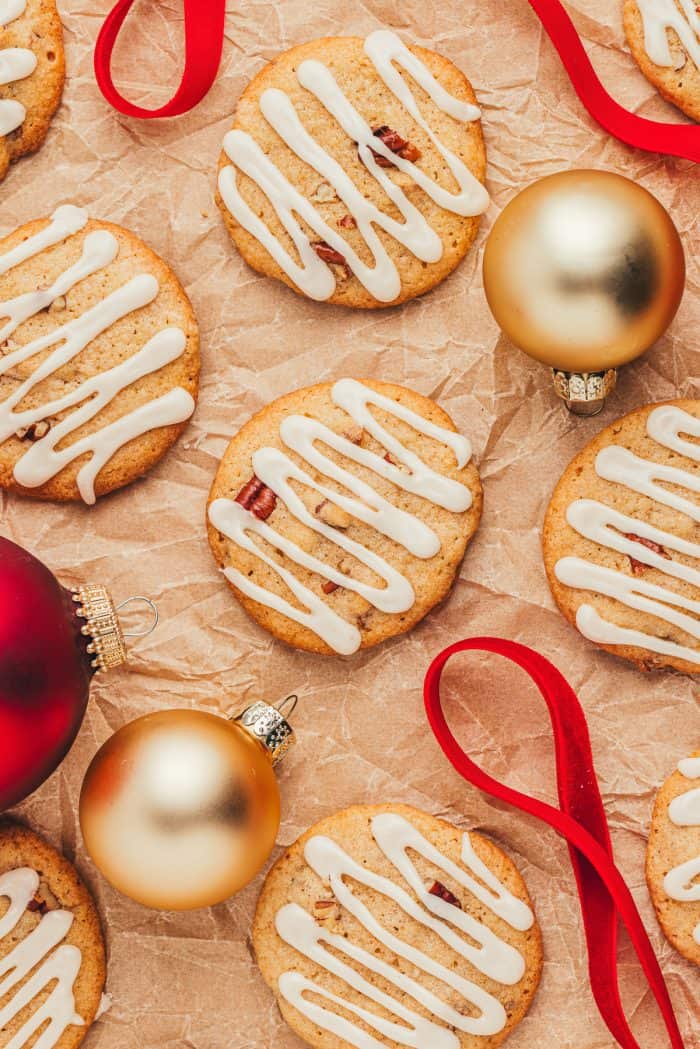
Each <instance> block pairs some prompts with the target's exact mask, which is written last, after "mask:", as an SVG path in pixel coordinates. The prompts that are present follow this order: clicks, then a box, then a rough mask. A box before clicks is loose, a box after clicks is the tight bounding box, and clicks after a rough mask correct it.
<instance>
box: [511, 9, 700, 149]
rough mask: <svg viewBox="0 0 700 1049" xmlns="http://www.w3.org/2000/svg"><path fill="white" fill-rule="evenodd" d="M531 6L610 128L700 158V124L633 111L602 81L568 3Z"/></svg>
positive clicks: (648, 145)
mask: <svg viewBox="0 0 700 1049" xmlns="http://www.w3.org/2000/svg"><path fill="white" fill-rule="evenodd" d="M530 6H531V7H532V8H533V10H534V11H535V13H536V15H537V17H538V18H539V20H540V21H541V22H542V25H543V26H544V28H545V29H546V31H547V33H548V34H549V37H550V39H551V41H552V43H553V44H554V46H555V47H556V49H557V51H558V52H559V57H560V58H561V60H562V62H563V63H564V67H565V69H566V71H567V73H568V74H569V78H570V80H571V83H572V84H573V86H574V90H575V91H576V94H577V95H578V97H579V98H580V99H581V101H582V102H583V104H584V106H585V107H586V109H587V110H588V112H589V113H590V114H591V116H592V117H593V118H594V120H597V121H598V123H599V124H600V125H601V126H602V127H604V128H605V130H606V131H609V132H610V134H611V135H614V136H615V138H619V139H621V141H622V142H626V143H627V144H628V145H629V146H636V147H637V149H646V150H648V151H649V152H651V153H669V154H671V155H672V156H675V157H685V158H686V159H687V160H694V161H696V162H698V161H700V127H698V126H697V125H696V124H693V125H688V124H662V123H660V122H657V121H655V120H646V119H645V118H644V117H638V116H636V114H634V113H630V112H629V110H627V109H625V108H624V107H623V106H621V105H620V104H619V103H618V102H616V101H615V99H614V98H612V97H611V96H610V95H609V94H608V92H607V91H606V90H605V88H604V87H603V85H602V84H601V82H600V80H599V79H598V77H597V75H596V73H595V70H594V69H593V66H592V65H591V61H590V59H589V57H588V55H587V54H586V51H585V48H584V46H583V44H582V43H581V40H580V38H579V35H578V33H577V32H576V30H575V28H574V24H573V22H572V21H571V19H570V18H569V16H568V14H567V13H566V10H565V8H564V5H563V4H561V3H559V0H530Z"/></svg>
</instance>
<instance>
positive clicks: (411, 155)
mask: <svg viewBox="0 0 700 1049" xmlns="http://www.w3.org/2000/svg"><path fill="white" fill-rule="evenodd" d="M372 134H373V135H375V136H376V137H377V138H378V139H381V141H382V142H383V143H384V145H385V146H386V147H387V149H390V150H391V152H392V153H396V155H397V156H399V157H402V158H403V159H404V160H410V161H411V163H415V161H416V160H419V159H420V156H421V151H420V150H419V149H418V147H417V146H414V145H413V143H412V142H409V141H408V140H407V139H405V138H402V137H401V135H399V133H398V131H394V130H393V128H390V127H389V126H388V125H387V124H382V125H381V126H380V127H375V128H372ZM372 156H373V157H374V159H375V160H376V162H377V164H379V166H380V167H381V168H391V167H393V166H394V165H393V164H392V162H391V161H390V160H389V158H388V157H385V156H383V155H382V154H381V153H377V152H376V151H375V150H374V149H373V150H372Z"/></svg>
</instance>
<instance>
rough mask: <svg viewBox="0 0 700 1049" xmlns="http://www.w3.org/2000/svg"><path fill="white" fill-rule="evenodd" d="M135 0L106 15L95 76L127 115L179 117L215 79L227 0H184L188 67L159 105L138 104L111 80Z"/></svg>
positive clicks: (125, 1) (121, 3)
mask: <svg viewBox="0 0 700 1049" xmlns="http://www.w3.org/2000/svg"><path fill="white" fill-rule="evenodd" d="M134 2H135V0H118V3H117V4H115V6H114V7H113V9H112V10H111V11H110V13H109V14H108V15H107V18H106V19H105V21H104V24H103V26H102V29H101V30H100V34H99V36H98V38H97V43H96V45H95V76H96V77H97V83H98V85H99V88H100V90H101V92H102V94H103V95H104V97H105V98H106V99H107V101H108V102H109V103H110V104H111V105H113V106H114V108H115V109H116V110H118V111H119V112H120V113H123V114H124V116H127V117H141V118H143V119H152V118H153V117H176V116H180V114H182V113H186V112H187V111H188V110H189V109H192V108H193V106H196V105H197V103H198V102H201V100H202V99H203V98H204V96H205V95H206V93H207V91H208V90H209V88H210V87H211V86H212V84H213V83H214V80H215V79H216V74H217V71H218V68H219V62H220V61H221V52H222V50H223V46H224V14H225V10H226V0H184V4H185V68H184V70H183V73H182V80H181V81H180V86H179V87H178V89H177V91H176V92H175V94H174V95H173V97H172V98H171V99H170V101H169V102H166V104H165V105H164V106H161V107H160V109H144V108H143V107H142V106H136V105H134V104H133V103H132V102H129V101H128V99H126V98H124V96H123V95H121V94H120V93H119V91H117V89H116V87H115V86H114V81H113V80H112V51H113V50H114V45H115V44H116V42H117V37H118V36H119V31H120V30H121V27H122V25H123V24H124V20H125V19H126V16H127V15H128V14H129V11H130V10H131V8H132V7H133V5H134Z"/></svg>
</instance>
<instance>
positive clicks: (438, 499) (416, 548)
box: [209, 379, 472, 655]
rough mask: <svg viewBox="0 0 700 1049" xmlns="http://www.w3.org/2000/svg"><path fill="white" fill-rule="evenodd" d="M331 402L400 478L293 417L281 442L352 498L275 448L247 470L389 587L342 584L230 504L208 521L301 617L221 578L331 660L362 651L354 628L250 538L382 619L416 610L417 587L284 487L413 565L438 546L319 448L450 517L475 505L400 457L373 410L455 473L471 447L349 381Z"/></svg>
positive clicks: (254, 589)
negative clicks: (300, 631)
mask: <svg viewBox="0 0 700 1049" xmlns="http://www.w3.org/2000/svg"><path fill="white" fill-rule="evenodd" d="M332 399H333V401H334V402H335V404H337V405H338V406H339V407H341V408H343V409H344V410H345V411H346V412H347V413H348V415H349V416H350V417H351V418H352V419H353V420H354V421H355V422H356V423H357V424H358V425H360V426H361V427H362V428H363V429H365V430H367V432H368V433H370V434H371V435H372V436H373V437H374V438H375V439H376V440H377V441H378V442H379V443H380V444H381V445H382V446H383V447H384V448H386V450H387V452H388V453H389V454H390V455H391V456H392V457H393V459H394V460H395V461H396V462H397V463H398V464H400V465H401V466H403V467H404V469H400V467H399V466H397V465H394V463H392V462H388V461H387V460H386V459H384V458H383V457H382V456H381V455H377V454H375V453H374V452H371V451H369V450H367V449H364V448H360V447H359V446H358V445H356V444H353V442H352V441H350V440H348V439H347V438H346V437H342V436H341V435H339V434H337V433H334V432H333V431H332V430H330V429H329V428H328V427H326V426H324V425H323V424H322V423H320V422H318V421H317V420H314V419H311V418H309V417H307V416H299V415H293V416H288V417H287V418H285V419H284V420H283V422H282V424H281V426H280V437H281V438H282V441H283V442H284V444H285V445H286V446H287V447H288V448H290V449H291V450H292V451H294V452H296V453H297V454H298V455H299V456H301V457H302V459H303V460H304V461H305V462H307V463H308V464H309V465H310V466H313V467H314V468H315V469H316V470H317V471H318V472H319V473H321V474H323V475H324V476H325V477H328V478H330V479H332V480H334V481H336V482H338V484H340V485H342V487H343V489H346V490H347V491H348V492H350V493H351V495H350V496H347V495H343V494H340V493H339V492H336V491H335V490H334V489H332V488H329V487H327V486H326V485H324V484H321V483H319V482H317V481H315V480H314V479H313V478H312V477H311V475H310V474H308V473H307V472H306V471H305V470H303V469H301V468H300V467H299V466H298V465H296V463H295V462H293V461H292V459H290V457H289V456H288V455H286V454H285V452H283V451H280V450H279V449H276V448H262V449H260V450H258V451H256V452H255V453H254V455H253V470H254V472H255V476H256V477H257V478H258V479H259V480H260V481H262V482H263V484H265V485H267V486H268V487H269V488H270V489H272V491H273V492H274V493H275V494H276V495H277V497H278V498H279V499H281V500H282V501H283V502H284V504H285V506H286V507H287V510H288V511H289V513H290V514H292V515H293V516H294V517H295V518H296V519H297V520H298V521H300V522H301V523H302V524H304V525H306V526H307V527H309V528H311V529H312V530H313V531H314V532H317V533H318V534H319V535H322V536H323V537H324V538H326V539H328V540H330V541H331V542H332V543H334V544H335V545H336V546H339V547H340V548H341V549H342V550H344V551H346V553H348V554H350V555H351V556H352V557H354V558H356V559H357V560H358V561H360V562H361V563H362V564H364V565H366V566H367V567H368V568H370V569H371V570H372V571H373V572H375V573H376V574H377V575H378V576H379V577H380V578H381V579H382V580H383V582H384V584H385V585H384V586H383V587H382V588H378V587H375V586H371V585H369V584H367V583H363V582H361V581H360V580H358V579H354V578H353V577H352V576H349V575H345V574H344V573H342V572H339V571H338V570H336V569H335V568H333V567H331V566H330V565H328V564H326V562H325V561H321V560H319V559H318V558H317V557H314V556H313V555H312V554H310V553H307V552H306V551H305V550H303V549H302V548H301V547H300V546H299V545H298V544H297V543H295V542H294V541H293V540H291V539H289V538H287V537H286V536H283V535H281V534H280V533H279V532H277V531H276V530H275V529H274V528H272V527H271V526H270V525H268V524H267V523H266V522H265V521H261V520H259V519H258V518H257V517H255V515H254V514H252V513H250V512H249V511H248V510H246V509H244V508H243V507H242V506H241V505H240V504H238V503H236V502H235V501H234V500H233V499H228V498H220V499H215V500H214V502H213V503H212V504H211V506H210V507H209V520H210V522H211V524H212V525H213V526H214V528H216V529H217V530H218V531H220V532H222V533H223V534H224V535H226V536H227V537H228V538H229V539H231V540H233V541H234V542H235V543H237V544H238V546H240V547H242V548H243V549H245V550H248V551H249V552H250V553H252V554H255V556H256V557H258V558H260V560H261V561H263V562H264V563H265V564H266V565H268V566H269V567H270V568H272V569H273V570H274V571H275V572H276V573H277V574H278V575H279V577H280V578H281V579H282V580H283V582H284V583H285V584H286V585H287V586H288V587H289V589H290V590H291V592H292V593H293V595H294V596H295V597H296V598H297V600H298V601H299V603H300V604H301V606H302V607H301V608H299V607H298V606H296V605H292V604H291V603H290V602H289V601H287V600H285V599H284V598H282V597H280V596H279V595H277V594H274V593H272V592H271V591H269V590H268V589H266V588H264V587H261V586H260V585H258V584H257V583H255V582H253V581H252V580H251V579H250V578H249V577H248V576H247V575H244V574H243V573H242V572H240V571H239V570H238V569H236V568H234V567H232V566H228V567H226V568H225V569H224V574H225V576H226V578H227V579H228V580H229V581H230V582H231V583H233V585H234V586H236V587H237V588H238V589H239V590H240V591H242V592H243V593H244V594H246V595H247V596H248V597H251V598H252V599H253V600H255V601H258V602H259V603H260V604H263V605H266V606H267V607H268V608H273V609H275V610H276V611H278V612H281V613H282V614H283V615H286V616H287V617H288V618H289V619H292V620H294V621H295V622H296V623H299V624H301V625H303V626H306V627H308V628H309V629H310V630H313V632H314V633H315V634H317V635H318V637H320V638H321V639H322V640H323V641H325V642H326V644H327V645H329V646H330V647H331V648H332V649H333V650H334V651H336V652H338V653H341V654H343V655H349V654H351V653H352V652H355V651H356V650H357V649H358V647H359V645H360V642H361V635H360V632H359V630H358V629H357V627H356V626H355V625H353V624H351V623H348V622H347V621H346V620H344V619H343V618H341V617H340V616H339V615H338V614H337V613H336V612H334V611H333V609H332V608H331V607H330V606H329V605H328V604H327V603H326V602H325V601H324V600H323V599H322V597H320V596H319V595H317V594H315V593H314V592H313V591H312V590H311V589H310V588H309V587H307V586H305V585H304V584H303V583H301V582H300V581H299V580H298V579H296V578H295V576H294V575H293V574H292V572H290V571H289V570H288V569H286V568H285V567H284V566H282V565H280V564H278V563H277V562H276V561H275V560H274V559H273V558H272V557H270V555H269V554H268V553H267V552H266V551H265V550H264V549H263V548H262V547H261V546H260V545H259V544H258V543H256V542H255V541H254V539H252V538H251V536H252V535H257V536H259V537H260V538H262V539H264V540H266V542H268V543H269V544H270V545H271V546H273V547H275V549H277V550H279V551H280V552H281V553H283V554H285V555H286V556H287V557H288V558H290V560H292V561H294V562H295V563H296V564H298V565H301V566H302V567H303V568H306V569H308V570H309V571H311V572H317V573H318V574H319V575H320V576H321V577H322V578H323V579H325V580H330V581H331V582H333V583H336V584H337V585H338V586H342V587H345V588H346V589H348V590H352V591H354V592H355V593H357V594H360V595H361V596H362V597H364V598H365V600H367V601H368V602H369V603H370V604H371V605H373V606H374V607H375V608H377V609H379V610H380V611H382V612H387V613H396V614H398V613H401V612H405V611H407V610H408V609H409V608H411V607H412V605H413V603H414V601H415V594H414V591H413V587H412V586H411V584H410V582H409V581H408V579H406V578H405V577H404V576H403V575H402V574H401V573H400V572H398V571H397V570H396V569H394V568H392V567H391V565H389V564H388V563H387V562H386V561H385V560H384V559H383V558H382V557H380V556H379V555H378V554H375V553H373V552H372V551H371V550H368V549H367V548H366V547H365V546H363V545H362V544H360V543H358V542H356V541H354V540H352V539H350V538H349V537H348V536H346V535H345V534H344V532H343V531H342V529H338V528H333V527H331V526H330V525H328V524H326V523H325V522H324V521H322V520H321V519H320V518H319V517H318V516H317V515H315V514H313V513H311V512H310V511H309V510H307V508H306V506H305V505H304V503H303V501H302V499H301V498H300V497H299V496H298V495H297V494H296V492H295V491H294V489H293V488H292V486H291V484H290V481H291V480H294V481H297V482H300V483H302V484H304V485H306V486H308V487H309V488H311V489H313V490H315V491H317V492H318V493H319V502H321V501H323V500H324V499H328V500H330V501H331V502H333V503H335V504H336V505H337V506H339V507H340V508H341V509H343V510H345V511H347V513H349V514H351V516H352V517H355V518H357V519H358V520H360V521H363V522H365V523H367V524H369V525H371V526H372V527H373V528H374V529H376V531H377V532H379V533H380V534H381V535H384V536H388V537H389V538H390V539H393V540H394V541H395V542H397V543H399V544H400V545H401V546H403V547H404V548H405V549H406V550H408V551H409V552H410V553H412V554H413V555H414V556H415V557H419V558H423V559H428V558H431V557H434V556H435V555H436V554H437V553H438V552H439V550H440V540H439V538H438V536H437V535H436V534H435V532H434V531H433V530H432V529H431V528H429V527H428V525H426V524H424V523H423V522H422V521H420V520H418V518H417V517H416V516H415V515H414V514H410V513H407V512H406V511H404V510H401V509H400V508H399V507H396V506H394V505H393V504H392V503H390V502H388V501H387V500H386V499H384V498H383V497H382V496H380V495H379V493H378V492H376V491H375V489H374V488H372V486H371V485H369V484H367V483H366V482H364V481H363V480H361V479H360V478H359V477H356V476H354V475H353V474H351V473H350V472H349V471H347V470H346V469H344V468H343V467H341V466H339V465H337V464H336V463H334V462H333V461H332V460H331V459H330V458H329V457H328V456H327V455H325V454H324V453H323V452H322V451H321V450H320V448H319V447H318V445H319V444H325V445H327V446H328V447H329V448H333V449H335V450H336V451H338V452H341V453H342V455H343V456H345V457H346V458H348V459H350V460H351V461H353V462H356V463H357V464H358V465H360V466H363V467H366V468H367V469H369V470H371V471H372V472H373V473H375V474H377V475H378V476H380V477H383V478H385V479H386V480H388V481H391V482H392V483H393V484H395V485H396V486H397V487H398V488H400V489H402V490H403V491H405V492H410V493H412V494H414V495H418V496H421V497H422V498H424V499H427V500H429V501H430V502H432V503H434V504H435V505H437V506H441V507H443V508H444V509H447V510H451V511H452V512H454V513H462V512H464V511H466V510H468V509H469V507H470V506H471V504H472V495H471V492H470V491H469V489H468V488H467V487H466V486H465V485H463V484H461V483H460V482H459V481H455V480H453V479H452V478H449V477H445V476H444V475H442V474H439V473H437V472H436V471H435V470H433V469H432V468H431V467H429V466H428V465H427V464H426V463H424V462H423V460H422V459H420V458H419V457H418V456H417V455H416V454H415V453H414V452H412V451H411V450H410V449H408V448H406V447H405V446H404V445H403V444H402V443H401V442H400V441H399V440H398V439H397V438H396V437H395V436H394V435H393V434H390V433H389V432H388V431H387V430H386V429H385V428H384V427H383V426H382V425H381V424H380V423H379V422H378V421H377V419H376V418H375V417H374V415H373V414H372V412H371V411H370V405H374V406H375V407H378V408H381V409H383V410H384V411H386V412H388V413H390V414H392V415H393V416H395V417H396V418H398V419H401V420H402V421H403V422H405V423H407V424H408V425H409V426H411V427H412V428H413V429H414V430H417V431H418V432H419V433H422V434H425V435H426V436H428V437H430V438H432V439H434V440H435V441H438V442H440V443H442V444H444V445H446V446H447V447H448V448H450V449H451V450H452V452H453V453H454V456H455V459H456V461H457V465H458V466H459V467H460V468H462V467H464V466H465V465H466V464H467V463H468V462H469V459H470V457H471V445H470V443H469V441H468V440H467V439H466V438H465V437H462V436H461V435H460V434H457V433H454V431H452V430H447V429H443V428H442V427H440V426H436V425H434V424H433V423H431V422H429V421H428V420H427V419H424V418H423V417H422V416H420V415H418V414H416V413H415V412H413V411H411V410H410V409H408V408H406V407H405V406H404V405H401V404H399V403H398V402H396V401H394V400H392V399H391V398H389V397H384V396H383V395H381V394H379V393H376V392H375V391H374V390H371V389H370V388H369V387H367V386H365V385H363V384H362V383H359V382H357V381H356V380H354V379H341V380H340V381H339V382H336V383H335V384H334V386H333V388H332Z"/></svg>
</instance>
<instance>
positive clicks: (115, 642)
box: [71, 583, 126, 671]
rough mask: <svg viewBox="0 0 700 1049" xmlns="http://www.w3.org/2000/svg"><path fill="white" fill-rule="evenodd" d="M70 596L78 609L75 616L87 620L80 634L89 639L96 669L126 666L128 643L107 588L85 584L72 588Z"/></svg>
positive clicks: (88, 648) (89, 649)
mask: <svg viewBox="0 0 700 1049" xmlns="http://www.w3.org/2000/svg"><path fill="white" fill-rule="evenodd" d="M71 594H72V595H73V601H74V602H75V603H76V605H77V606H78V607H77V609H76V613H75V614H76V615H77V616H78V618H79V619H84V620H85V624H84V625H83V626H82V627H81V632H82V633H83V634H84V636H85V637H89V638H90V640H89V641H88V644H87V651H88V653H89V654H90V655H91V656H92V666H93V668H94V669H95V670H97V671H100V670H102V671H104V670H112V669H113V668H114V667H118V666H121V664H122V663H125V662H126V643H125V641H124V634H123V633H122V628H121V626H120V625H119V618H118V616H117V609H116V607H115V605H114V602H113V601H112V598H111V597H110V596H109V593H108V591H107V588H106V587H104V586H102V585H101V584H99V583H85V584H83V585H82V586H75V587H72V588H71Z"/></svg>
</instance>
